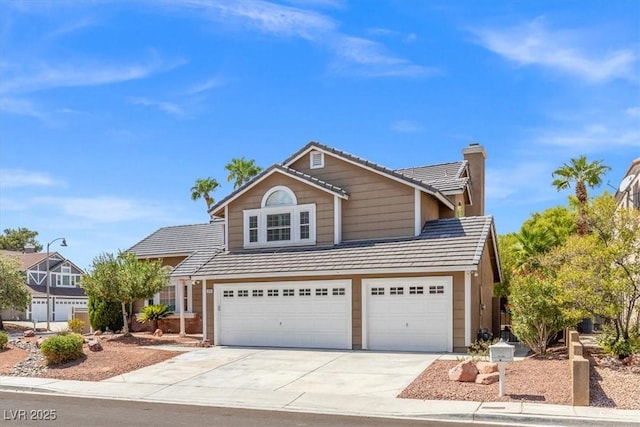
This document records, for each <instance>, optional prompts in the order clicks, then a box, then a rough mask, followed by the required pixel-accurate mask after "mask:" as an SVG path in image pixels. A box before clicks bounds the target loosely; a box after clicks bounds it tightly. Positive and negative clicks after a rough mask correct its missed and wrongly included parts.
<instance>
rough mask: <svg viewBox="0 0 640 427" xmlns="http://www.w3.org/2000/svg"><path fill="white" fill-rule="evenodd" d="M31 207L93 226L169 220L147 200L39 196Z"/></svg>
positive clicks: (161, 210) (32, 202) (31, 203)
mask: <svg viewBox="0 0 640 427" xmlns="http://www.w3.org/2000/svg"><path fill="white" fill-rule="evenodd" d="M28 203H29V204H30V205H32V206H47V209H48V210H50V211H56V212H57V213H58V214H63V215H66V216H68V217H71V218H79V219H82V220H88V221H91V222H94V223H115V222H124V221H134V220H140V219H148V220H156V219H159V218H164V217H166V214H165V212H164V210H163V208H162V207H160V206H158V205H156V204H154V203H151V202H148V201H144V200H134V199H128V198H122V197H110V196H97V197H36V198H33V199H31V200H30V201H29V202H28Z"/></svg>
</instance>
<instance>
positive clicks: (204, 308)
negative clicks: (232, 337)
mask: <svg viewBox="0 0 640 427" xmlns="http://www.w3.org/2000/svg"><path fill="white" fill-rule="evenodd" d="M206 339H207V281H206V280H204V279H203V280H202V340H203V341H204V340H206Z"/></svg>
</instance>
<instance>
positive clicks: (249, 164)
mask: <svg viewBox="0 0 640 427" xmlns="http://www.w3.org/2000/svg"><path fill="white" fill-rule="evenodd" d="M224 168H225V169H226V170H227V171H228V172H229V176H228V177H227V181H229V182H231V181H233V188H234V189H235V188H238V187H240V186H242V185H243V184H246V183H247V182H249V181H250V180H251V178H253V177H254V176H256V175H258V174H259V173H260V171H261V170H262V168H261V167H260V166H258V165H256V162H255V160H253V159H251V160H246V159H245V158H244V157H241V158H239V159H231V162H229V163H227V165H226V166H225V167H224Z"/></svg>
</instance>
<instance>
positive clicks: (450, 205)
mask: <svg viewBox="0 0 640 427" xmlns="http://www.w3.org/2000/svg"><path fill="white" fill-rule="evenodd" d="M312 150H313V151H321V152H323V153H324V154H328V155H330V156H333V157H335V158H337V159H340V160H342V161H345V162H347V163H351V164H352V165H354V166H358V167H361V168H363V169H366V170H368V171H369V172H373V173H376V174H378V175H381V176H384V177H386V178H389V179H391V180H393V181H396V182H399V183H401V184H404V185H408V186H409V187H413V188H415V189H418V190H420V191H422V192H424V193H427V194H429V195H431V196H435V197H436V198H437V199H438V200H440V201H441V202H442V203H443V204H444V205H446V206H447V207H448V208H449V209H451V210H453V209H455V207H454V205H453V203H451V201H449V199H447V198H446V197H445V196H444V195H443V194H442V193H441V192H439V191H438V190H436V192H435V193H431V192H430V191H428V190H427V189H426V188H424V187H421V186H420V185H417V184H413V183H411V182H408V181H406V180H404V179H402V178H398V177H396V176H393V175H390V174H388V173H385V172H382V171H379V170H378V169H375V168H372V167H369V166H366V165H363V164H362V163H358V162H356V161H353V160H351V159H347V158H346V157H342V156H340V155H338V154H335V153H332V152H330V151H327V150H323V149H322V148H320V147H316V146H311V147H309V148H307V149H306V150H305V151H303V152H302V153H300V155H298V156H297V157H295V158H293V159H292V160H291V161H289V162H287V163H286V164H285V165H284V166H287V167H288V166H289V165H291V164H292V163H294V162H295V161H297V160H298V159H300V158H301V157H302V156H304V155H306V154H307V153H308V152H309V151H312Z"/></svg>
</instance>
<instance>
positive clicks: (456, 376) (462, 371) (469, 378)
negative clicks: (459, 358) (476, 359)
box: [449, 360, 478, 382]
mask: <svg viewBox="0 0 640 427" xmlns="http://www.w3.org/2000/svg"><path fill="white" fill-rule="evenodd" d="M477 375H478V369H477V368H476V365H475V364H474V363H473V361H471V360H467V361H465V362H461V363H458V364H457V365H456V366H454V367H453V368H451V369H449V379H450V380H452V381H460V382H473V381H475V380H476V376H477Z"/></svg>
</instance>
